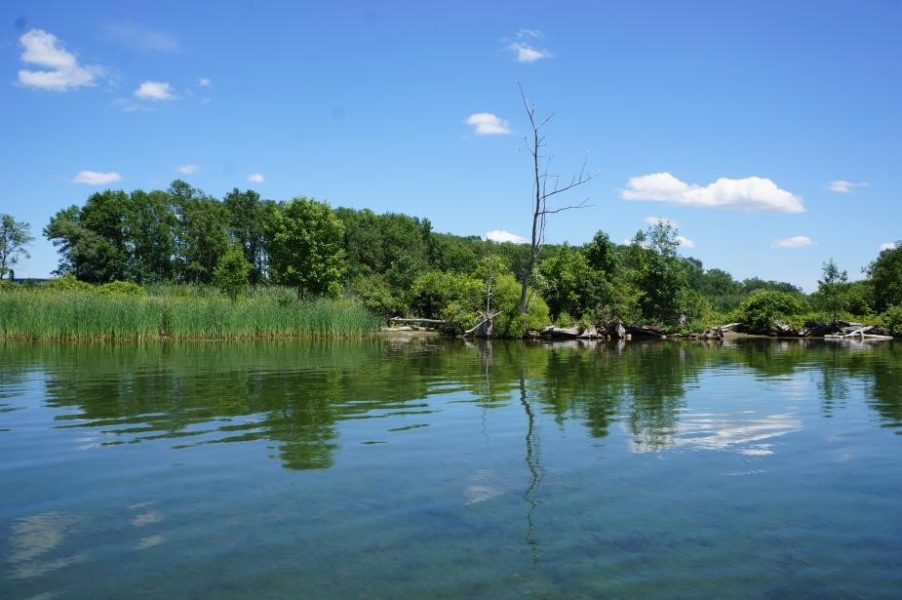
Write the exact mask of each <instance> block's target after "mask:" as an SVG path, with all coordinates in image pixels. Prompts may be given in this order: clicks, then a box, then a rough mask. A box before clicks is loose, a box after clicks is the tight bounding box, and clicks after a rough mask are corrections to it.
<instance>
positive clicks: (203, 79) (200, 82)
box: [197, 77, 213, 87]
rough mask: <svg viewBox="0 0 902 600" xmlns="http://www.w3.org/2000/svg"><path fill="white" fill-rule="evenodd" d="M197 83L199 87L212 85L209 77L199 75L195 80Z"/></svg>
mask: <svg viewBox="0 0 902 600" xmlns="http://www.w3.org/2000/svg"><path fill="white" fill-rule="evenodd" d="M197 85H199V86H200V87H213V81H211V80H210V78H209V77H201V78H200V79H198V80H197Z"/></svg>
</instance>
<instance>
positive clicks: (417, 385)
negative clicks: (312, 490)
mask: <svg viewBox="0 0 902 600" xmlns="http://www.w3.org/2000/svg"><path fill="white" fill-rule="evenodd" d="M0 364H3V365H4V367H3V368H2V369H0V394H2V395H4V396H7V397H9V396H10V393H12V394H13V395H15V390H17V389H20V388H21V386H22V385H23V382H24V381H25V378H26V377H27V373H29V372H31V371H34V370H35V369H41V370H43V372H44V375H45V377H44V379H43V381H44V385H45V391H46V398H47V405H48V406H50V407H52V408H56V409H59V411H58V413H57V414H56V416H55V418H56V420H57V423H58V426H59V427H74V428H90V429H91V430H92V431H96V432H98V438H97V443H98V444H99V445H107V444H121V443H134V442H142V441H151V440H161V439H163V440H172V443H173V444H176V445H177V446H178V447H188V446H197V445H200V444H208V443H229V442H241V441H264V442H268V443H269V444H270V445H271V446H273V447H274V454H276V455H277V456H278V457H279V459H280V460H281V461H282V464H283V465H284V466H285V467H286V468H290V469H322V468H327V467H329V466H331V465H332V464H333V462H334V460H335V458H334V455H335V452H336V451H337V450H338V449H339V448H340V443H341V441H340V438H341V431H342V426H341V423H342V422H343V421H346V420H348V419H362V418H373V417H374V416H378V415H383V414H392V413H395V412H398V411H405V410H417V411H422V412H428V411H429V410H432V409H430V408H428V406H429V402H430V400H429V399H430V398H431V397H432V396H434V395H435V394H436V391H437V390H438V391H439V393H448V390H458V391H459V392H460V393H462V394H464V397H466V398H467V399H468V400H469V401H472V402H473V403H474V404H475V405H477V406H479V407H481V408H482V409H483V411H484V413H483V419H484V420H485V419H490V418H491V411H489V410H488V409H494V408H502V407H506V406H510V405H511V403H519V404H520V405H521V407H522V409H523V410H524V411H525V412H526V418H527V431H526V440H525V442H526V448H525V450H526V460H527V466H528V468H529V469H530V473H531V476H530V477H531V479H537V480H538V479H540V477H535V476H534V473H533V471H534V469H535V473H540V472H541V471H540V467H541V463H540V460H539V458H540V453H539V452H538V449H539V447H540V445H539V444H538V442H539V439H538V429H537V424H538V419H539V417H540V416H541V415H549V416H550V417H551V418H553V419H554V420H555V421H556V422H557V423H558V424H559V425H560V426H564V425H565V424H566V423H567V422H568V421H576V422H579V423H581V424H583V425H584V426H585V427H586V429H587V431H588V433H589V434H590V435H591V436H593V437H595V438H599V439H600V438H605V437H607V436H609V435H610V432H611V428H612V426H614V424H616V423H619V424H620V427H622V428H624V429H625V430H626V431H628V432H629V434H630V436H631V439H632V440H633V442H632V443H633V444H634V446H635V449H637V450H645V451H647V450H661V449H664V448H667V447H669V446H671V445H673V444H674V443H676V442H675V439H674V436H675V435H677V434H681V432H682V434H685V429H686V428H685V427H684V426H683V425H691V426H693V427H695V426H697V424H691V423H681V420H685V418H686V417H685V416H684V410H685V404H686V400H685V397H686V393H687V391H688V390H689V389H692V388H694V387H696V386H698V385H699V381H700V375H701V374H702V373H703V372H705V371H712V370H717V369H720V368H722V367H730V368H734V369H735V368H736V367H739V368H741V369H744V370H747V371H748V372H750V373H753V374H755V375H756V377H758V378H761V379H769V378H785V377H787V376H792V375H793V374H795V373H798V372H800V371H802V370H806V371H811V372H814V373H818V374H819V379H818V384H817V386H818V391H819V395H820V398H821V403H822V404H821V406H822V411H823V413H824V415H825V416H830V415H834V414H835V413H836V411H837V410H842V409H843V407H845V406H846V405H847V404H848V403H849V402H850V400H851V399H852V398H853V397H854V394H856V393H862V394H863V395H864V400H865V402H866V403H867V405H868V406H869V407H870V408H872V409H873V410H874V411H875V412H876V414H877V415H878V416H879V418H880V419H881V422H882V423H883V425H884V426H886V427H889V428H893V429H896V430H902V394H900V393H899V390H900V389H902V344H899V343H897V342H890V343H882V344H879V345H875V344H871V345H869V344H863V343H844V344H841V345H837V344H830V343H825V342H815V341H804V342H790V341H777V342H774V341H772V340H741V341H738V342H735V343H732V344H728V345H724V346H722V347H721V346H711V345H708V346H706V345H703V344H699V343H689V342H687V343H678V342H670V341H668V342H654V343H643V342H631V343H629V344H627V345H625V346H615V345H606V344H594V343H591V344H583V343H580V342H572V343H568V344H545V343H525V342H513V343H509V342H493V343H489V344H470V343H465V342H463V341H460V340H444V339H430V340H409V341H405V342H398V341H394V340H362V341H359V342H342V343H315V342H305V343H299V342H273V343H257V344H193V345H169V344H156V345H147V346H142V345H123V346H115V347H110V346H104V345H74V346H57V345H18V346H17V345H14V344H7V345H4V346H2V347H0ZM436 385H438V386H439V387H438V388H436ZM524 390H525V391H524ZM455 393H457V392H455ZM518 395H519V402H518ZM4 402H7V404H9V401H6V400H4ZM14 408H15V406H13V405H9V406H7V407H5V408H4V407H0V409H4V410H6V409H10V410H11V409H14ZM533 458H535V459H536V460H535V461H534V460H533ZM533 497H534V494H533Z"/></svg>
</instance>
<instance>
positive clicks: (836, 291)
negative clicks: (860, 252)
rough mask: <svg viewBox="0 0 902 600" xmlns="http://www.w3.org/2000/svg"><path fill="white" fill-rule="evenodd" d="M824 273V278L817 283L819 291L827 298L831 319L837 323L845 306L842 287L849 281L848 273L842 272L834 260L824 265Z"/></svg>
mask: <svg viewBox="0 0 902 600" xmlns="http://www.w3.org/2000/svg"><path fill="white" fill-rule="evenodd" d="M822 273H823V276H822V277H821V279H819V280H818V282H817V285H818V291H819V292H820V293H821V294H823V296H824V297H825V298H826V302H827V309H828V310H829V311H830V318H831V320H832V321H835V320H836V319H837V318H838V315H839V312H840V311H841V310H843V305H844V304H845V298H844V294H843V291H844V290H843V289H842V286H843V284H845V283H846V282H847V281H848V279H849V275H848V273H847V272H846V271H840V270H839V267H837V266H836V263H835V262H833V259H832V258H831V259H830V260H829V261H827V262H825V263H824V266H823V269H822Z"/></svg>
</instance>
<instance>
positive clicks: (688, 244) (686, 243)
mask: <svg viewBox="0 0 902 600" xmlns="http://www.w3.org/2000/svg"><path fill="white" fill-rule="evenodd" d="M676 241H677V244H679V245H680V246H682V247H683V248H695V242H693V241H692V240H690V239H689V238H687V237H683V236H681V235H678V236H676Z"/></svg>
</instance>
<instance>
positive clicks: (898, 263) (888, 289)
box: [865, 242, 902, 313]
mask: <svg viewBox="0 0 902 600" xmlns="http://www.w3.org/2000/svg"><path fill="white" fill-rule="evenodd" d="M865 272H866V273H867V275H868V280H869V282H870V284H871V289H872V292H873V297H874V310H875V311H876V312H878V313H882V312H884V311H885V310H886V309H888V308H889V307H890V306H900V305H902V242H896V245H895V246H893V247H892V248H887V249H886V250H883V251H882V252H880V255H879V256H878V257H877V260H875V261H874V262H872V263H871V264H870V265H868V267H867V269H865Z"/></svg>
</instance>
